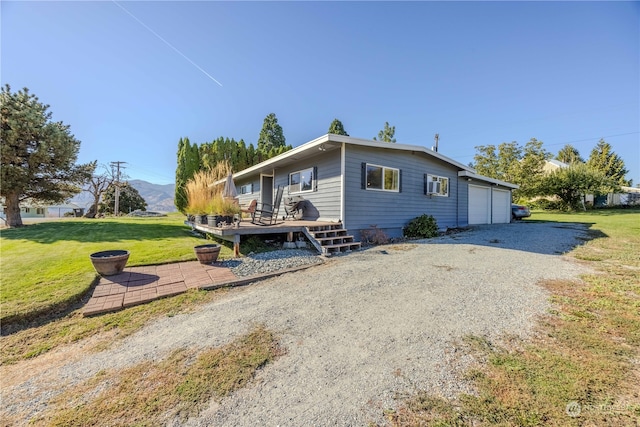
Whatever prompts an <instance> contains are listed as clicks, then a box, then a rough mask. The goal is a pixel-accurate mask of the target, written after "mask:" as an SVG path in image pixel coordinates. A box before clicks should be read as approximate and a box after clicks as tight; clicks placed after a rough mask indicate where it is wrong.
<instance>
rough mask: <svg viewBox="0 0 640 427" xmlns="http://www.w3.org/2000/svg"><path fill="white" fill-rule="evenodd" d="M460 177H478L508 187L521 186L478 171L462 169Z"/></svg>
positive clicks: (479, 179) (459, 173) (477, 178)
mask: <svg viewBox="0 0 640 427" xmlns="http://www.w3.org/2000/svg"><path fill="white" fill-rule="evenodd" d="M458 177H462V178H469V179H476V180H478V181H482V182H488V183H489V184H495V185H500V186H502V187H507V188H511V189H514V190H515V189H517V188H520V186H519V185H517V184H512V183H510V182H506V181H500V180H499V179H494V178H489V177H488V176H484V175H478V174H477V173H475V172H472V171H460V172H458Z"/></svg>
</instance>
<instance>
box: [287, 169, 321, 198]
mask: <svg viewBox="0 0 640 427" xmlns="http://www.w3.org/2000/svg"><path fill="white" fill-rule="evenodd" d="M315 175H316V168H309V169H304V170H301V171H298V172H293V173H290V174H289V193H303V192H305V191H314V190H315V188H314V181H315V179H316V176H315Z"/></svg>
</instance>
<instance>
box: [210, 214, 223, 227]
mask: <svg viewBox="0 0 640 427" xmlns="http://www.w3.org/2000/svg"><path fill="white" fill-rule="evenodd" d="M220 218H221V217H220V215H207V221H208V225H209V227H217V226H218V223H219V222H220Z"/></svg>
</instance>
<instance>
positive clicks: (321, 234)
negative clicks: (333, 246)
mask: <svg viewBox="0 0 640 427" xmlns="http://www.w3.org/2000/svg"><path fill="white" fill-rule="evenodd" d="M347 232H348V230H345V229H344V228H340V229H335V230H325V231H312V232H311V234H313V236H314V237H315V238H316V239H322V238H325V237H336V236H346V235H347Z"/></svg>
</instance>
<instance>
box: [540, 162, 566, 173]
mask: <svg viewBox="0 0 640 427" xmlns="http://www.w3.org/2000/svg"><path fill="white" fill-rule="evenodd" d="M568 167H569V165H568V164H566V163H564V162H561V161H560V160H556V159H548V160H545V161H544V166H542V171H543V172H544V173H549V172H553V171H554V170H557V169H563V168H568Z"/></svg>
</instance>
